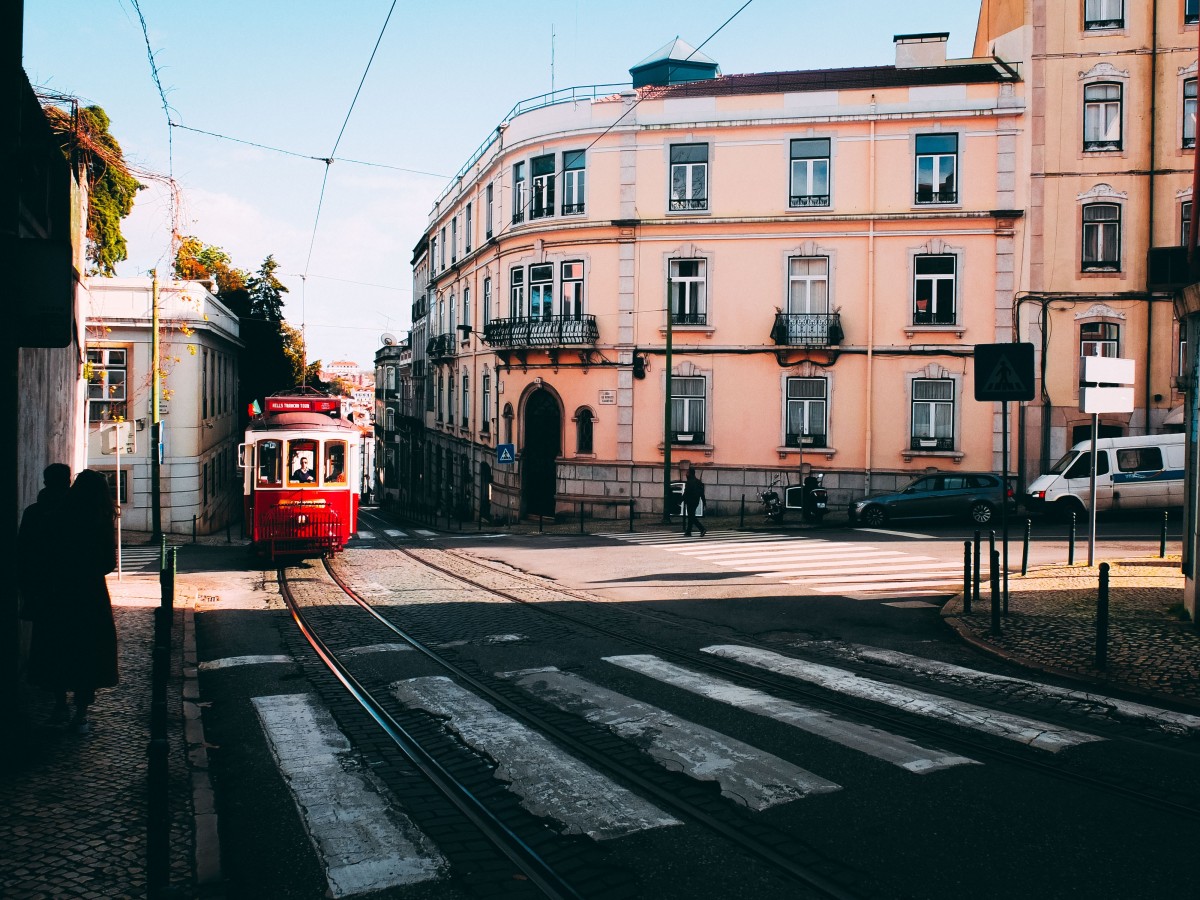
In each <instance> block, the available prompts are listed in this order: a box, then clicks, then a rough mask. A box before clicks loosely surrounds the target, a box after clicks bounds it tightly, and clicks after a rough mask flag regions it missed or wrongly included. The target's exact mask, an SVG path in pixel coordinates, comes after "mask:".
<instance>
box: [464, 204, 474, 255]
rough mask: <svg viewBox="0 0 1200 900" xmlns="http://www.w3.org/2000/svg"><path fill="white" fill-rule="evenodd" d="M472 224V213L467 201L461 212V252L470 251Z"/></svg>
mask: <svg viewBox="0 0 1200 900" xmlns="http://www.w3.org/2000/svg"><path fill="white" fill-rule="evenodd" d="M474 225H475V220H474V216H473V215H472V209H471V204H470V203H467V207H466V209H465V210H464V212H463V253H470V252H471V231H472V229H473V228H474Z"/></svg>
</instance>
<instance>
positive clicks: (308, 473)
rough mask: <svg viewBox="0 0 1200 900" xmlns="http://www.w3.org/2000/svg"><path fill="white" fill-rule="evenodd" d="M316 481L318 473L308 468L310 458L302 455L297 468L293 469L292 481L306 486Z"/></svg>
mask: <svg viewBox="0 0 1200 900" xmlns="http://www.w3.org/2000/svg"><path fill="white" fill-rule="evenodd" d="M316 480H317V475H316V473H315V472H314V471H313V470H312V469H310V468H309V467H308V457H307V456H303V455H301V456H300V461H299V463H298V464H297V466H296V468H294V469H292V481H295V482H297V483H301V484H304V483H309V482H313V481H316Z"/></svg>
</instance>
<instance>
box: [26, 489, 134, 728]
mask: <svg viewBox="0 0 1200 900" xmlns="http://www.w3.org/2000/svg"><path fill="white" fill-rule="evenodd" d="M115 518H116V517H115V512H114V508H113V503H112V497H111V496H110V493H109V487H108V479H107V478H105V477H104V475H102V474H101V473H99V472H96V471H94V470H92V469H84V470H83V471H82V472H80V473H79V475H78V476H77V477H76V479H75V483H74V484H73V485H71V489H70V491H69V492H68V493H67V496H66V499H65V502H64V503H63V507H62V513H61V517H58V518H56V520H55V524H56V525H57V532H58V533H57V535H56V536H55V537H54V538H53V540H52V541H51V544H50V547H51V550H50V551H49V552H50V554H51V555H50V557H49V559H50V562H49V565H50V568H48V569H44V570H43V571H42V573H41V575H42V576H43V577H46V578H48V579H49V580H50V581H51V583H52V584H53V588H52V590H51V591H49V592H44V593H43V594H42V597H41V600H42V603H41V606H40V609H39V612H38V619H37V620H36V622H35V625H34V647H33V652H32V654H31V659H30V681H31V682H32V683H34V684H37V685H40V686H42V687H46V688H49V689H50V690H52V691H54V693H55V700H56V706H55V718H56V719H59V720H61V719H65V718H66V712H67V692H68V691H70V692H71V694H72V698H71V699H72V701H73V704H74V707H75V711H74V716H73V717H72V718H71V721H70V723H69V728H70V729H71V730H72V731H75V732H76V733H78V734H85V733H87V732H88V731H90V730H91V723H90V722H89V721H88V717H87V712H88V707H89V706H91V705H92V703H93V701H94V700H95V699H96V689H97V688H102V687H112V686H113V685H115V684H116V683H117V629H116V623H115V622H114V621H113V612H112V601H111V599H110V597H109V594H108V584H107V582H106V581H105V579H104V576H105V575H107V574H108V573H109V572H111V571H113V570H114V569H115V568H116V567H117V544H116V523H115ZM33 575H34V576H36V575H37V573H33Z"/></svg>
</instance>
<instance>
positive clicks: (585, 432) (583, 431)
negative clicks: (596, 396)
mask: <svg viewBox="0 0 1200 900" xmlns="http://www.w3.org/2000/svg"><path fill="white" fill-rule="evenodd" d="M594 421H595V417H594V416H593V415H592V411H591V410H590V409H588V408H587V407H586V406H581V407H579V409H577V410H576V411H575V452H576V453H581V454H590V453H592V452H593V450H592V423H593V422H594Z"/></svg>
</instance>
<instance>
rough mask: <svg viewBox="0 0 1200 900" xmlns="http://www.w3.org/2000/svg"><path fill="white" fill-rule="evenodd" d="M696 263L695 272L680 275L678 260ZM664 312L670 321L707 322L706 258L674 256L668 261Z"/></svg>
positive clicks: (687, 323)
mask: <svg viewBox="0 0 1200 900" xmlns="http://www.w3.org/2000/svg"><path fill="white" fill-rule="evenodd" d="M693 263H694V264H695V265H696V274H695V275H683V274H681V272H680V267H681V264H693ZM667 307H668V309H667V315H669V316H670V317H671V324H672V325H707V324H708V260H707V259H704V258H702V257H687V258H683V257H680V258H673V259H670V260H668V262H667Z"/></svg>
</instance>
